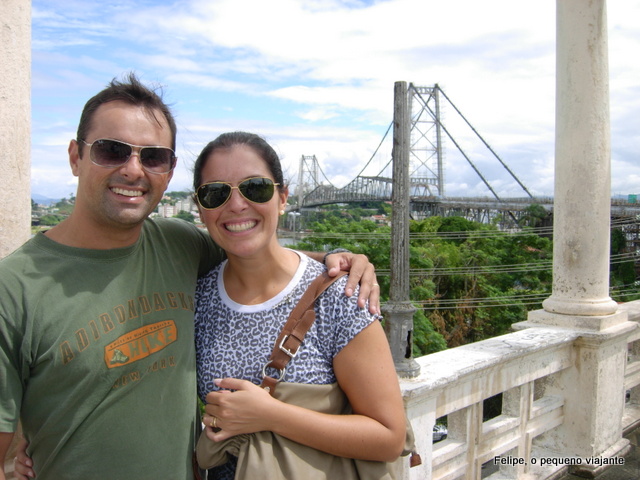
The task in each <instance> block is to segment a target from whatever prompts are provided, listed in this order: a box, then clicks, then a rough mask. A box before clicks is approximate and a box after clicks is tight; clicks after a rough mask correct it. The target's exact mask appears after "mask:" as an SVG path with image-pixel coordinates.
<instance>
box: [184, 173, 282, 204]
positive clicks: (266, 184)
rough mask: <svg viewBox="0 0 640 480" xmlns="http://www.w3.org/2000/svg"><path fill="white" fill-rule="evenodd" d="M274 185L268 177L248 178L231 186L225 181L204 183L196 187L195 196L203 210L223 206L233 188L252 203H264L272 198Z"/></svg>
mask: <svg viewBox="0 0 640 480" xmlns="http://www.w3.org/2000/svg"><path fill="white" fill-rule="evenodd" d="M276 185H280V184H279V183H274V182H273V180H271V179H270V178H262V177H255V178H248V179H246V180H243V181H242V182H240V183H239V184H238V186H237V187H232V186H231V184H230V183H227V182H211V183H204V184H202V185H200V186H199V187H198V191H197V192H196V198H197V199H198V203H199V204H200V206H201V207H202V208H204V209H205V210H213V209H214V208H219V207H221V206H223V205H224V204H225V203H227V201H228V200H229V198H231V192H232V191H233V189H234V188H237V189H238V191H239V192H240V193H241V194H242V196H243V197H244V198H246V199H247V200H249V201H250V202H253V203H266V202H268V201H269V200H271V199H272V198H273V192H274V191H275V187H276Z"/></svg>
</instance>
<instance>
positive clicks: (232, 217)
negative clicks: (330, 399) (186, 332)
mask: <svg viewBox="0 0 640 480" xmlns="http://www.w3.org/2000/svg"><path fill="white" fill-rule="evenodd" d="M194 190H195V192H196V197H197V200H198V204H199V210H200V215H201V219H202V221H203V222H204V223H205V224H206V226H207V229H208V231H209V234H210V235H211V236H212V238H213V239H214V241H215V242H216V243H217V244H218V245H220V246H221V247H222V248H223V249H224V250H225V252H226V254H227V257H228V260H227V261H226V262H224V263H223V264H222V265H220V266H219V267H218V268H216V269H214V270H212V271H211V272H210V273H209V274H208V275H207V276H205V277H203V278H202V279H201V280H200V281H199V284H198V290H197V293H196V354H197V368H198V389H199V395H200V397H201V398H202V400H203V401H204V402H205V403H206V408H205V409H206V414H205V415H204V417H203V422H204V424H205V425H207V427H206V431H205V432H206V436H207V437H208V439H209V440H210V441H212V442H223V441H225V440H227V439H229V438H231V437H234V436H237V435H240V434H253V433H255V432H263V431H270V432H273V433H274V434H278V435H281V436H282V437H285V438H288V439H290V440H293V441H294V442H297V443H300V444H304V445H307V446H309V447H311V448H313V449H317V450H320V451H323V452H327V453H330V454H332V455H335V456H338V457H347V458H353V459H360V460H373V461H380V462H390V461H393V460H395V459H397V457H398V456H399V455H400V453H401V451H402V448H403V445H404V440H405V433H406V430H405V417H404V408H403V403H402V397H401V394H400V388H399V385H398V381H397V376H396V373H395V369H394V365H393V361H392V358H391V353H390V351H389V347H388V344H387V340H386V336H385V334H384V332H383V330H382V328H381V326H380V323H379V322H378V321H376V318H375V316H372V315H370V314H369V313H368V312H367V311H366V309H363V308H359V307H358V306H357V304H356V299H355V298H354V297H355V296H354V297H346V296H345V295H343V294H342V291H343V289H344V282H346V278H342V279H340V280H338V281H337V282H336V283H335V284H333V285H332V286H331V287H329V289H328V290H327V291H326V292H325V293H324V294H323V295H322V296H321V297H320V298H319V300H318V302H317V303H316V309H315V310H316V321H315V323H314V325H313V327H312V329H311V330H310V331H309V333H308V334H307V336H306V337H305V340H304V343H303V345H302V347H301V348H300V351H299V352H298V355H297V356H296V357H295V358H293V359H292V360H291V361H290V363H289V364H288V366H287V368H286V371H285V372H284V377H283V379H282V381H283V382H295V383H302V384H331V383H333V382H336V381H337V383H338V384H339V386H340V387H341V389H342V390H343V391H344V393H345V394H346V396H347V398H348V400H349V403H350V405H351V408H352V410H353V413H352V414H350V415H333V414H326V413H319V412H316V411H313V410H310V409H307V408H301V407H297V406H294V405H291V404H287V403H283V402H281V401H279V400H277V399H275V398H274V397H272V396H271V395H270V394H269V393H268V392H267V391H266V390H263V389H262V388H260V387H259V386H258V384H259V383H260V382H261V380H262V372H263V370H262V369H263V366H264V365H265V364H266V363H267V360H268V358H269V355H270V353H271V350H272V348H273V344H274V342H275V339H276V337H277V336H278V334H279V333H280V330H281V329H282V326H283V325H284V322H285V321H286V319H287V317H288V315H289V313H290V311H291V310H292V309H293V307H294V306H295V304H296V303H297V301H298V300H299V298H300V297H301V296H302V293H303V292H304V291H305V290H306V288H307V287H308V285H309V284H310V283H311V281H312V280H313V279H314V278H315V277H316V276H317V275H319V274H320V273H321V272H322V271H323V270H324V269H325V267H324V266H323V265H322V264H320V263H318V262H316V261H314V260H312V259H310V258H309V257H307V256H305V255H304V254H300V253H297V252H295V251H293V250H290V249H287V248H284V247H282V246H280V244H279V242H278V239H277V236H276V230H277V226H278V217H279V215H282V214H283V213H284V208H285V206H286V204H287V197H288V188H287V186H286V185H285V184H284V179H283V175H282V169H281V166H280V162H279V159H278V156H277V154H276V153H275V151H274V150H273V148H271V146H269V144H268V143H267V142H266V141H264V140H263V139H262V138H261V137H259V136H257V135H254V134H251V133H245V132H233V133H225V134H223V135H221V136H220V137H218V138H217V139H216V140H214V141H213V142H211V143H209V144H208V145H207V146H206V147H205V149H204V150H203V151H202V153H201V154H200V156H199V157H198V159H197V161H196V164H195V172H194ZM214 427H215V428H214ZM234 470H235V465H234V463H233V461H231V462H229V463H227V464H226V465H224V466H222V467H218V468H216V469H214V474H215V475H216V476H215V477H214V478H224V479H226V478H233V475H234Z"/></svg>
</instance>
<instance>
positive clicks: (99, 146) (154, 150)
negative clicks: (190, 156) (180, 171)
mask: <svg viewBox="0 0 640 480" xmlns="http://www.w3.org/2000/svg"><path fill="white" fill-rule="evenodd" d="M82 143H84V144H85V145H87V146H88V147H89V158H90V159H91V161H92V162H93V163H95V164H96V165H99V166H101V167H106V168H118V167H121V166H122V165H124V164H125V163H127V162H128V161H129V159H130V158H131V156H132V155H133V153H134V148H137V149H138V154H137V155H138V158H139V159H140V164H141V165H142V168H144V169H145V170H146V171H147V172H149V173H169V172H170V171H171V170H173V168H174V167H175V166H176V154H175V152H174V151H173V150H171V149H170V148H168V147H156V146H143V145H131V144H130V143H126V142H121V141H119V140H110V139H106V138H101V139H100V140H95V141H94V142H93V143H88V142H85V141H84V140H82Z"/></svg>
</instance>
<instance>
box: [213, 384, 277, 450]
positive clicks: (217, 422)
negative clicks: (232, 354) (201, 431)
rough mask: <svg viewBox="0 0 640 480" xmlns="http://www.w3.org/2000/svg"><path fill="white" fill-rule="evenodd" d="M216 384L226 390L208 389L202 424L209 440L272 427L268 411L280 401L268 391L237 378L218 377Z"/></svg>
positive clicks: (217, 439) (219, 439)
mask: <svg viewBox="0 0 640 480" xmlns="http://www.w3.org/2000/svg"><path fill="white" fill-rule="evenodd" d="M215 384H216V386H218V387H220V388H223V389H225V390H219V391H215V392H209V393H208V394H207V397H206V405H205V412H206V413H205V415H204V416H203V417H202V423H204V425H205V426H206V432H207V437H209V439H211V440H213V441H214V442H219V441H221V440H226V439H227V438H230V437H233V436H235V435H239V434H241V433H254V432H260V431H263V430H270V423H269V419H268V415H265V410H266V408H267V406H268V405H269V404H270V403H271V402H277V401H278V400H275V399H274V398H273V397H272V396H271V395H270V394H269V392H267V391H266V390H264V389H263V388H260V387H259V386H257V385H254V384H253V383H251V382H249V381H247V380H238V379H237V378H225V379H222V380H220V379H216V380H215Z"/></svg>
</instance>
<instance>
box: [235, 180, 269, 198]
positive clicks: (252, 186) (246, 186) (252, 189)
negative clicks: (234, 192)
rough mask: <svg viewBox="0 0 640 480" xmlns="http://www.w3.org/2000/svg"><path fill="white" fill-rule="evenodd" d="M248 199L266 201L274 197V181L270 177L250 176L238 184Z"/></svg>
mask: <svg viewBox="0 0 640 480" xmlns="http://www.w3.org/2000/svg"><path fill="white" fill-rule="evenodd" d="M238 189H239V190H240V192H241V193H242V195H244V197H245V198H246V199H247V200H250V201H252V202H255V203H266V202H268V201H269V200H271V199H272V198H273V181H271V180H270V179H268V178H250V179H249V180H245V181H244V182H242V183H240V185H238Z"/></svg>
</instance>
